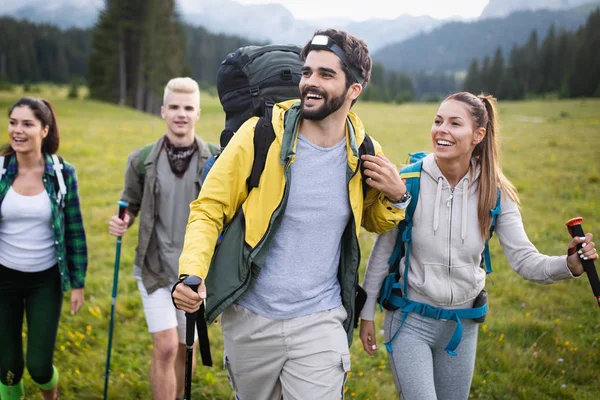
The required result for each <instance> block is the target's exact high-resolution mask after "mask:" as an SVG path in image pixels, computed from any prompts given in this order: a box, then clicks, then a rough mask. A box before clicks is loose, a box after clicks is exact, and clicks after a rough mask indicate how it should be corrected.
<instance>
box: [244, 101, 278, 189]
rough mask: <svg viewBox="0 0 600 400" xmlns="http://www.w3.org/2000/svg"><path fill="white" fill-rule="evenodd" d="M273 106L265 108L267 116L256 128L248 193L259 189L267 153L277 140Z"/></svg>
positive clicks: (260, 120)
mask: <svg viewBox="0 0 600 400" xmlns="http://www.w3.org/2000/svg"><path fill="white" fill-rule="evenodd" d="M272 116H273V106H272V105H270V104H269V105H267V106H266V107H265V115H264V116H262V117H260V118H259V119H258V122H257V123H256V128H255V129H254V162H253V163H252V172H251V173H250V177H248V179H247V181H246V183H247V185H248V193H250V191H251V190H252V189H253V188H255V187H258V182H259V181H260V176H261V175H262V172H263V170H264V169H265V164H266V163H267V153H268V152H269V148H270V147H271V143H273V141H274V140H275V130H274V129H273V122H272V120H271V119H272Z"/></svg>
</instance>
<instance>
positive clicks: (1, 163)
mask: <svg viewBox="0 0 600 400" xmlns="http://www.w3.org/2000/svg"><path fill="white" fill-rule="evenodd" d="M7 164H8V158H7V157H4V156H0V179H2V177H3V176H4V174H5V173H6V167H8V165H7Z"/></svg>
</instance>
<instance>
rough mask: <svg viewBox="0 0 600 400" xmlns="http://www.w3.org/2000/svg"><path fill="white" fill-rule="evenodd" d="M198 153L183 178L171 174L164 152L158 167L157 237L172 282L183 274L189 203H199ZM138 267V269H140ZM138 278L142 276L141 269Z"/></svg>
mask: <svg viewBox="0 0 600 400" xmlns="http://www.w3.org/2000/svg"><path fill="white" fill-rule="evenodd" d="M196 164H198V151H196V152H195V153H194V154H193V155H192V160H191V161H190V165H189V167H188V169H187V170H186V171H185V172H184V174H183V176H182V177H181V178H177V177H176V176H175V175H174V174H173V172H172V171H171V166H170V165H169V160H168V158H167V153H166V152H165V151H164V150H162V151H161V152H160V155H159V156H158V160H157V164H156V174H157V178H156V188H155V191H156V194H157V195H158V196H157V197H156V213H157V215H156V221H155V227H154V229H155V234H156V242H157V245H158V257H159V260H160V263H161V265H162V267H163V268H164V269H165V270H166V271H167V273H168V274H169V277H170V279H171V281H172V282H176V281H177V277H178V274H179V256H180V255H181V250H182V249H183V238H184V236H185V228H186V227H187V223H188V218H189V215H190V208H189V204H190V203H191V202H192V201H193V200H196V197H197V194H198V193H197V190H196V180H197V175H196V174H197V171H196V168H195V167H194V166H195V165H196ZM136 268H137V267H136ZM134 276H141V270H140V269H139V268H137V269H134Z"/></svg>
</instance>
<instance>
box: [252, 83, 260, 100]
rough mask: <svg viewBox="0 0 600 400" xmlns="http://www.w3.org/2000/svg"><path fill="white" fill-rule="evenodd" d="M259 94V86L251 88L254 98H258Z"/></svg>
mask: <svg viewBox="0 0 600 400" xmlns="http://www.w3.org/2000/svg"><path fill="white" fill-rule="evenodd" d="M259 92H260V88H259V87H258V85H257V86H251V87H250V95H251V96H252V97H257V96H258V94H259Z"/></svg>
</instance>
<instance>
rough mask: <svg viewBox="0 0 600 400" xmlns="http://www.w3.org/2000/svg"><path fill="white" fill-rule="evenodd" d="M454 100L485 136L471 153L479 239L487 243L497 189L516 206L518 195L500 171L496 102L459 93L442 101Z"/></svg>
mask: <svg viewBox="0 0 600 400" xmlns="http://www.w3.org/2000/svg"><path fill="white" fill-rule="evenodd" d="M448 100H456V101H460V102H463V103H465V104H466V105H467V106H468V107H469V110H470V112H471V116H472V117H473V125H474V127H475V129H477V128H485V129H486V132H487V133H486V135H485V136H484V138H483V140H482V141H481V142H479V143H478V144H477V145H476V146H475V149H474V150H473V157H474V158H475V159H476V160H477V162H478V163H479V166H480V167H481V175H480V178H479V192H478V202H477V219H478V220H479V230H480V232H481V235H482V236H483V237H484V238H485V239H487V238H488V237H489V235H490V226H491V224H492V217H491V215H490V210H491V209H493V208H494V207H495V206H496V194H497V193H496V189H497V188H499V189H500V191H501V192H502V194H504V195H506V196H508V197H509V198H510V199H512V200H513V201H514V202H515V203H517V204H519V195H518V193H517V189H516V188H515V186H514V185H513V184H512V183H511V182H510V181H509V180H508V178H507V177H506V176H504V173H503V172H502V167H500V160H499V157H498V153H499V147H500V138H499V132H498V113H497V111H496V99H495V98H494V97H493V96H490V95H484V94H481V95H479V96H475V95H474V94H472V93H469V92H459V93H454V94H452V95H450V96H448V97H447V98H446V99H445V100H444V101H448Z"/></svg>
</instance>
